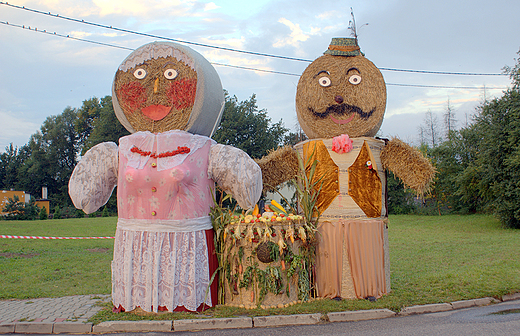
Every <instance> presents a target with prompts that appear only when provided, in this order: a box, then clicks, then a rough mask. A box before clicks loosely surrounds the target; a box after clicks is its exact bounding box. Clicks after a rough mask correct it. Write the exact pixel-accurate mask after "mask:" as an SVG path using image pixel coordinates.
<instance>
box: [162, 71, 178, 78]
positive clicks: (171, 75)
mask: <svg viewBox="0 0 520 336" xmlns="http://www.w3.org/2000/svg"><path fill="white" fill-rule="evenodd" d="M178 74H179V73H178V72H177V70H175V69H166V71H165V72H164V77H166V79H174V78H175V77H177V75H178Z"/></svg>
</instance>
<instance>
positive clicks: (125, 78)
mask: <svg viewBox="0 0 520 336" xmlns="http://www.w3.org/2000/svg"><path fill="white" fill-rule="evenodd" d="M112 96H113V99H112V102H113V105H114V111H115V113H116V116H117V118H118V119H119V121H120V122H121V124H123V126H124V127H125V128H126V129H127V130H128V131H130V132H131V133H134V132H136V131H151V132H154V133H158V132H164V131H169V130H174V129H179V130H185V131H188V132H190V133H194V134H200V135H205V136H211V135H212V134H213V132H214V131H215V129H216V127H217V125H218V123H219V122H220V118H221V116H222V110H223V107H224V93H223V90H222V84H221V82H220V78H219V76H218V74H217V72H216V71H215V69H214V68H213V66H212V65H211V64H210V63H209V62H208V61H207V60H206V59H205V58H204V57H203V56H202V55H200V54H199V53H197V52H195V51H194V50H192V49H190V48H188V47H185V46H182V45H179V44H176V43H171V42H153V43H149V44H146V45H144V46H141V47H140V48H138V49H136V50H135V51H134V52H132V53H131V54H130V55H129V56H128V57H127V58H126V59H125V60H124V61H123V62H122V63H121V65H120V66H119V68H118V70H117V72H116V75H115V77H114V82H113V85H112Z"/></svg>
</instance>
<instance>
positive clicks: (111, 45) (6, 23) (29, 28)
mask: <svg viewBox="0 0 520 336" xmlns="http://www.w3.org/2000/svg"><path fill="white" fill-rule="evenodd" d="M0 23H1V24H3V25H6V26H12V27H16V28H22V29H27V30H30V31H33V32H36V33H42V34H47V35H52V36H58V37H63V38H69V39H72V40H76V41H81V42H87V43H92V44H99V45H102V46H105V47H113V48H119V49H125V50H134V49H132V48H128V47H123V46H118V45H115V44H110V43H103V42H97V41H92V40H87V39H82V38H78V37H74V36H70V35H64V34H58V33H56V32H52V33H51V32H48V31H47V30H45V29H44V30H41V29H40V30H38V28H31V27H30V26H25V25H17V24H13V23H9V22H6V21H0Z"/></svg>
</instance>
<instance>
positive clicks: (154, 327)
mask: <svg viewBox="0 0 520 336" xmlns="http://www.w3.org/2000/svg"><path fill="white" fill-rule="evenodd" d="M513 300H520V293H514V294H508V295H504V296H503V297H502V298H501V300H497V299H495V298H492V297H486V298H480V299H472V300H464V301H454V302H451V303H437V304H426V305H417V306H409V307H404V308H403V309H401V311H400V312H399V313H396V312H393V311H391V310H388V309H371V310H358V311H344V312H331V313H328V314H321V313H316V314H299V315H272V316H257V317H252V318H251V317H234V318H213V319H211V318H210V319H189V320H175V321H106V322H101V323H99V324H97V325H92V323H81V322H50V323H49V322H7V323H0V334H12V333H23V334H87V333H94V334H97V333H110V332H168V331H195V330H209V329H237V328H260V327H280V326H289V325H309V324H318V323H322V322H325V323H326V322H355V321H364V320H372V319H382V318H388V317H393V316H408V315H414V314H426V313H435V312H444V311H450V310H456V309H463V308H471V307H478V306H486V305H489V304H492V303H498V302H505V301H513Z"/></svg>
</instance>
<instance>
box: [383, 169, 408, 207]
mask: <svg viewBox="0 0 520 336" xmlns="http://www.w3.org/2000/svg"><path fill="white" fill-rule="evenodd" d="M386 186H387V197H388V213H389V214H392V215H400V214H409V213H412V212H413V211H414V210H415V204H414V195H413V192H412V191H410V190H407V189H405V188H404V184H403V182H402V181H401V180H399V179H398V178H396V177H395V176H394V174H393V173H392V172H390V171H389V172H388V174H387V179H386Z"/></svg>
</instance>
